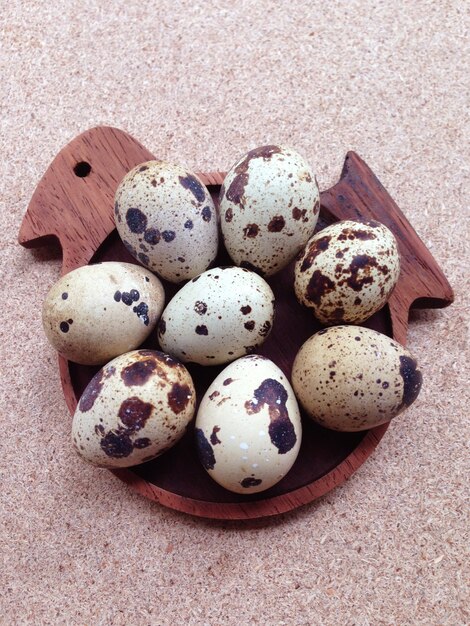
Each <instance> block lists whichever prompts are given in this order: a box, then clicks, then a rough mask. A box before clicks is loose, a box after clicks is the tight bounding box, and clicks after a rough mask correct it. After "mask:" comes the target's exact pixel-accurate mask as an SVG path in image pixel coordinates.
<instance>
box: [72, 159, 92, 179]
mask: <svg viewBox="0 0 470 626" xmlns="http://www.w3.org/2000/svg"><path fill="white" fill-rule="evenodd" d="M73 171H74V172H75V176H79V177H80V178H85V176H88V174H89V173H90V172H91V165H90V164H89V163H87V162H86V161H80V163H77V165H76V166H75V167H74V168H73Z"/></svg>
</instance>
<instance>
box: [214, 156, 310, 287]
mask: <svg viewBox="0 0 470 626" xmlns="http://www.w3.org/2000/svg"><path fill="white" fill-rule="evenodd" d="M319 209H320V193H319V190H318V185H317V182H316V179H315V175H314V174H313V172H312V170H311V169H310V166H309V165H308V163H307V162H306V161H305V159H304V158H303V157H302V156H301V155H299V154H298V153H297V152H295V151H294V150H292V149H291V148H286V147H280V146H263V147H260V148H256V149H255V150H251V151H250V152H248V153H247V154H246V155H245V156H244V157H243V158H242V159H240V160H239V161H238V163H236V164H235V165H234V166H233V167H232V168H231V170H230V171H229V173H228V174H227V176H226V178H225V180H224V184H223V186H222V189H221V193H220V219H221V222H220V223H221V229H222V234H223V238H224V242H225V246H226V248H227V250H228V253H229V254H230V256H231V257H232V259H233V260H234V262H235V263H236V264H237V265H242V266H245V267H251V268H256V269H257V270H258V271H260V273H262V274H263V275H265V276H270V275H272V274H275V273H276V272H278V271H279V270H281V269H282V268H283V267H285V266H286V265H287V264H288V263H289V261H291V260H292V259H293V258H294V257H295V255H296V254H297V253H298V252H299V250H300V249H301V248H302V247H303V246H304V245H305V243H306V242H307V240H308V238H309V237H310V236H311V235H312V233H313V231H314V228H315V225H316V223H317V219H318V213H319Z"/></svg>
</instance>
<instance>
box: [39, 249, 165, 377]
mask: <svg viewBox="0 0 470 626" xmlns="http://www.w3.org/2000/svg"><path fill="white" fill-rule="evenodd" d="M164 304H165V292H164V290H163V286H162V284H161V282H160V280H159V279H158V278H157V277H156V276H154V275H153V274H152V273H151V272H149V271H148V270H146V269H144V268H142V267H139V266H137V265H133V264H131V263H120V262H117V261H109V262H106V263H98V264H96V265H85V266H83V267H79V268H77V269H76V270H73V271H71V272H69V273H68V274H65V276H62V278H60V279H59V280H58V281H57V282H56V283H55V284H54V285H53V286H52V288H51V289H50V291H49V293H48V294H47V296H46V299H45V301H44V304H43V309H42V321H43V327H44V331H45V333H46V336H47V338H48V340H49V342H50V343H51V345H52V346H53V347H54V348H55V349H56V350H57V351H58V352H60V353H61V354H63V355H64V356H65V357H66V358H67V359H69V360H70V361H74V362H75V363H81V364H84V365H101V364H103V363H106V361H109V360H110V359H112V358H113V357H115V356H117V355H119V354H122V353H123V352H128V351H129V350H133V349H134V348H137V347H138V346H139V345H140V344H141V343H142V342H143V341H145V339H146V338H147V337H148V335H149V334H150V333H151V331H152V330H153V329H154V327H155V325H156V323H157V320H158V319H159V317H160V314H161V312H162V310H163V306H164Z"/></svg>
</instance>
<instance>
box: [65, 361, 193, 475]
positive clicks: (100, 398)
mask: <svg viewBox="0 0 470 626" xmlns="http://www.w3.org/2000/svg"><path fill="white" fill-rule="evenodd" d="M195 401H196V393H195V391H194V385H193V381H192V379H191V376H190V375H189V373H188V371H187V369H186V368H185V367H184V365H182V364H181V363H178V361H175V360H174V359H172V358H171V357H170V356H168V355H166V354H163V353H162V352H157V351H154V350H134V351H132V352H128V353H127V354H122V355H121V356H118V357H117V358H116V359H114V360H113V361H111V362H110V363H108V364H107V365H105V366H104V367H103V368H102V369H101V370H100V371H99V372H98V373H97V374H96V375H95V376H94V377H93V379H92V380H91V382H90V383H89V384H88V386H87V387H86V389H85V391H84V392H83V394H82V396H81V398H80V401H79V403H78V406H77V409H76V411H75V414H74V417H73V424H72V440H73V444H74V446H75V449H76V450H77V452H78V454H79V455H80V456H81V457H82V458H83V459H84V460H85V461H88V462H89V463H92V464H93V465H98V466H100V467H129V466H131V465H137V464H138V463H143V462H145V461H149V460H151V459H153V458H155V457H157V456H159V455H160V454H162V453H163V452H165V451H166V450H168V449H169V448H171V447H172V446H173V445H174V444H175V443H176V442H177V441H179V439H180V438H181V437H182V436H183V434H184V433H185V431H186V427H187V426H188V424H189V422H190V421H191V419H192V417H193V415H194V409H195Z"/></svg>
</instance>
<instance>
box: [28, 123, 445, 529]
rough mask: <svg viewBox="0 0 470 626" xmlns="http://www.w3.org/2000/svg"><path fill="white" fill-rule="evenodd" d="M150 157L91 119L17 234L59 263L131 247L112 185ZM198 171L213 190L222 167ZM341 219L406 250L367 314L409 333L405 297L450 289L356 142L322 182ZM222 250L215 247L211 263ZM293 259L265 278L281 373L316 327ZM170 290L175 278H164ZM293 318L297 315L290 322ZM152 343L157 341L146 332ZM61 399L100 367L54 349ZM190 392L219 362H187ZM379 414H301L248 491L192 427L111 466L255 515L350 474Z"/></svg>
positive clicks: (369, 446) (328, 213) (268, 352)
mask: <svg viewBox="0 0 470 626" xmlns="http://www.w3.org/2000/svg"><path fill="white" fill-rule="evenodd" d="M153 158H155V157H154V156H153V155H152V154H151V153H150V152H148V151H147V150H146V149H145V148H144V147H143V146H142V145H141V144H139V143H138V142H137V141H136V140H134V139H133V138H132V137H130V136H129V135H128V134H126V133H124V132H123V131H120V130H118V129H114V128H109V127H98V128H93V129H91V130H89V131H87V132H85V133H83V134H82V135H80V136H79V137H77V138H76V139H74V140H73V141H72V142H71V143H70V144H68V145H67V146H66V147H65V148H64V149H63V150H62V151H61V152H60V153H59V155H58V156H57V157H56V158H55V159H54V161H53V162H52V164H51V165H50V167H49V168H48V170H47V172H46V174H45V175H44V177H43V178H42V180H41V181H40V183H39V185H38V187H37V189H36V191H35V193H34V195H33V197H32V199H31V202H30V204H29V207H28V210H27V213H26V215H25V217H24V220H23V223H22V225H21V229H20V234H19V242H20V243H21V244H22V245H24V246H26V247H35V246H39V245H44V244H45V243H47V242H48V241H50V239H51V238H56V239H58V240H59V242H60V244H61V246H62V249H63V266H62V272H63V273H66V272H68V271H70V270H72V269H74V268H76V267H79V266H81V265H84V264H87V263H89V262H97V261H105V260H111V259H115V260H124V261H127V262H136V261H135V260H133V259H132V258H130V257H129V255H128V253H127V251H126V250H125V248H124V247H123V246H122V244H121V242H120V240H119V238H118V237H117V235H116V232H115V228H114V219H113V203H114V194H115V190H116V188H117V186H118V184H119V182H120V180H121V179H122V177H123V176H124V175H125V173H126V172H127V171H129V170H130V169H131V168H132V167H134V166H135V165H137V164H139V163H142V162H143V161H146V160H150V159H153ZM199 176H200V177H201V178H202V180H203V182H204V183H205V184H206V185H207V186H208V187H209V190H210V191H211V193H212V195H213V197H214V200H215V201H216V202H217V196H218V190H219V187H220V184H221V183H222V181H223V178H224V174H223V173H222V172H214V173H209V174H204V173H202V174H201V173H200V174H199ZM340 219H358V220H364V219H375V220H378V221H380V222H382V223H384V224H386V225H387V226H388V227H389V228H390V229H391V230H392V231H393V232H394V234H395V236H396V237H397V240H398V244H399V248H400V253H401V257H402V270H401V274H400V279H399V282H398V284H397V286H396V288H395V290H394V292H393V293H392V296H391V298H390V301H389V304H388V306H386V307H384V308H383V309H382V311H380V312H379V313H377V314H376V315H374V316H373V317H372V318H371V319H370V320H368V321H367V323H366V324H365V325H367V326H369V327H371V328H375V329H377V330H379V331H381V332H384V333H387V334H389V335H393V336H394V338H395V339H397V340H398V341H400V342H401V343H403V344H404V343H405V342H406V333H407V327H408V313H409V308H410V306H411V305H413V304H414V305H416V306H429V307H442V306H447V305H448V304H450V303H451V302H452V300H453V294H452V289H451V288H450V285H449V284H448V282H447V280H446V279H445V277H444V275H443V274H442V272H441V270H440V269H439V267H438V266H437V264H436V262H435V261H434V259H433V258H432V256H431V254H430V252H429V251H428V250H427V248H426V247H425V246H424V244H423V243H422V241H421V240H420V239H419V237H418V236H417V234H416V233H415V231H414V230H413V229H412V227H411V226H410V224H409V223H408V221H407V220H406V218H405V217H404V215H403V213H402V212H401V210H400V209H399V207H398V206H397V205H396V203H395V202H394V201H393V199H392V198H391V197H390V195H389V194H388V193H387V191H386V190H385V189H384V187H383V186H382V185H381V183H380V182H379V181H378V179H377V178H376V177H375V175H374V174H373V172H372V171H371V170H370V168H369V167H368V166H367V165H366V164H365V163H364V161H362V160H361V159H360V157H358V156H357V155H356V154H355V153H353V152H349V153H348V154H347V156H346V160H345V164H344V168H343V172H342V174H341V178H340V181H339V182H338V183H337V184H336V185H335V186H333V187H332V188H331V189H328V190H326V191H323V192H322V193H321V215H320V220H319V224H318V227H317V228H318V229H320V228H322V227H324V226H325V225H327V224H329V223H332V222H334V221H338V220H340ZM227 262H229V259H228V257H227V255H226V252H225V251H224V250H221V252H220V254H219V256H218V258H217V264H227ZM292 269H293V268H292V264H291V266H289V267H288V268H286V269H285V270H283V271H282V272H280V273H279V274H278V275H276V276H275V277H273V279H272V280H270V281H269V282H270V284H271V287H272V288H273V290H274V292H275V295H276V300H277V303H278V307H277V319H276V324H275V327H274V329H273V332H272V334H271V336H270V337H269V339H268V341H267V342H266V344H265V345H264V346H263V347H262V348H261V350H260V352H261V353H262V354H264V355H265V356H268V357H269V358H272V359H273V360H274V361H275V362H276V363H277V364H278V365H279V366H280V367H281V369H283V370H284V372H285V373H286V374H287V375H288V376H289V375H290V370H291V367H292V362H293V359H294V357H295V354H296V352H297V350H298V348H299V347H300V345H301V344H302V343H303V341H304V340H305V339H306V338H307V337H308V336H310V335H311V334H313V332H315V331H316V330H318V329H319V328H320V326H319V325H318V323H316V322H315V320H314V319H313V318H312V316H311V312H310V311H306V310H304V309H303V308H302V307H300V306H299V305H298V304H297V302H296V301H295V297H294V295H293V290H292ZM164 285H165V291H166V295H167V301H168V300H169V299H170V297H171V296H172V295H173V293H175V291H176V289H177V287H175V286H174V285H170V284H168V283H164ZM292 320H294V323H292ZM148 347H157V346H155V345H154V344H152V342H150V343H149V346H148ZM59 368H60V375H61V382H62V387H63V390H64V395H65V399H66V401H67V405H68V408H69V410H70V411H71V413H72V412H73V411H74V410H75V406H76V403H77V400H78V398H79V396H80V393H81V391H82V390H83V389H84V387H85V386H86V384H87V382H88V381H89V380H90V379H91V377H92V375H93V374H94V372H95V371H96V368H87V367H84V366H77V365H76V364H73V363H70V362H68V361H66V360H65V359H64V358H63V357H61V356H59ZM189 369H190V372H191V374H192V376H193V378H194V380H195V383H196V388H197V392H198V397H199V398H200V397H201V396H202V394H203V393H204V391H205V389H206V388H207V386H208V385H209V384H210V382H211V380H212V379H213V378H215V376H216V375H217V374H218V372H219V370H218V369H217V368H201V367H195V366H194V367H193V366H190V367H189ZM387 426H388V425H387V424H385V425H382V426H379V427H377V428H375V429H373V430H371V431H368V432H366V433H359V434H357V433H354V434H351V433H334V432H333V431H327V430H326V429H322V428H320V427H319V426H317V425H315V424H313V423H311V422H308V423H306V424H305V429H304V438H303V442H302V448H301V452H300V454H299V458H298V459H297V462H296V464H295V465H294V468H293V469H292V470H291V472H290V473H289V474H288V476H287V477H286V478H285V479H283V481H281V483H279V484H278V485H277V486H275V487H274V488H272V489H270V490H268V491H267V492H264V493H261V494H255V496H237V495H236V494H230V493H229V492H226V491H225V490H223V489H222V488H221V487H219V486H218V485H216V484H215V483H213V481H212V480H211V479H210V478H209V477H208V476H207V475H206V473H205V472H204V471H203V470H202V468H201V466H200V464H199V463H198V461H197V458H196V455H195V450H194V445H193V442H192V432H190V433H188V435H187V436H185V437H184V438H183V440H182V441H181V442H180V443H179V444H178V445H177V446H175V448H173V449H172V450H170V451H169V452H168V453H166V454H165V455H163V456H162V457H159V458H158V459H156V460H155V461H152V462H150V463H146V464H144V465H142V466H138V467H136V468H132V469H129V470H127V469H126V470H115V471H114V474H115V475H116V476H118V477H119V478H120V479H122V480H123V481H125V482H126V483H128V484H129V485H130V486H131V487H132V488H133V489H135V490H136V491H138V492H139V493H141V494H142V495H144V496H146V497H149V498H151V499H152V500H155V501H158V502H160V503H161V504H163V505H165V506H168V507H171V508H174V509H177V510H180V511H184V512H187V513H190V514H193V515H197V516H203V517H210V518H219V519H252V518H256V517H265V516H269V515H275V514H278V513H282V512H286V511H289V510H291V509H293V508H296V507H298V506H300V505H302V504H306V503H308V502H311V501H312V500H314V499H315V498H318V497H319V496H321V495H323V494H325V493H327V492H328V491H330V490H331V489H333V488H334V487H335V486H337V485H339V484H341V483H342V482H344V480H346V479H347V478H348V477H349V476H350V475H351V474H352V473H353V472H354V471H355V470H356V469H357V468H358V467H359V466H360V465H361V464H362V463H363V462H364V461H365V460H366V459H367V457H368V456H369V455H370V454H371V453H372V451H373V450H374V449H375V447H376V446H377V444H378V442H379V441H380V439H381V438H382V436H383V435H384V433H385V432H386V430H387Z"/></svg>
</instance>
